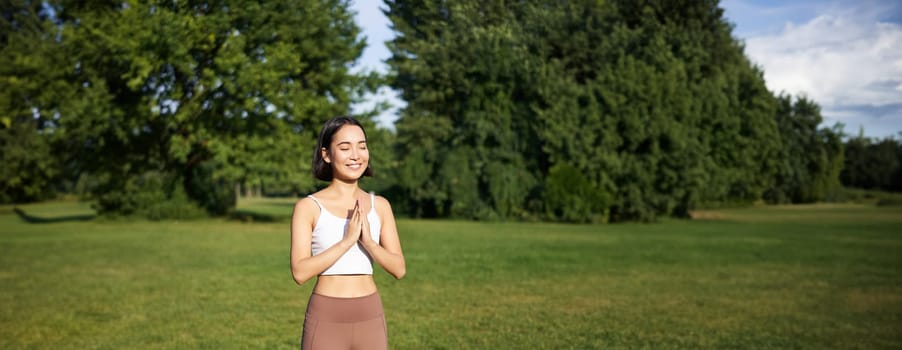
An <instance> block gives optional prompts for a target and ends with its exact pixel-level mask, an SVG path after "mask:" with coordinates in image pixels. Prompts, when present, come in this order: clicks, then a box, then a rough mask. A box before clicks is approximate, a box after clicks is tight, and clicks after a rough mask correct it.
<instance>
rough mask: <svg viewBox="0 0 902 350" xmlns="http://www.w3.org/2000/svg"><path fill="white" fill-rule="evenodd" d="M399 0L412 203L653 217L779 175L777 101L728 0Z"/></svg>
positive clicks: (743, 193)
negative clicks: (740, 35)
mask: <svg viewBox="0 0 902 350" xmlns="http://www.w3.org/2000/svg"><path fill="white" fill-rule="evenodd" d="M387 4H388V11H387V13H388V15H389V18H390V19H391V20H392V23H393V26H394V29H395V30H396V31H397V33H398V35H397V36H396V38H395V39H394V40H393V42H392V43H391V46H390V47H391V50H392V53H393V56H392V58H391V59H390V60H389V65H390V66H391V67H392V71H393V79H392V82H391V84H392V86H393V87H394V88H396V89H398V90H400V91H401V93H402V97H403V98H404V99H405V100H406V101H407V103H408V104H407V107H406V108H405V109H403V110H402V112H401V117H400V119H399V121H398V142H399V143H400V145H399V147H400V150H401V152H400V156H401V158H402V159H403V160H404V164H405V165H404V167H406V169H405V170H404V171H403V172H402V174H403V176H402V183H403V186H405V190H406V191H407V193H408V194H409V195H410V197H412V198H413V199H414V201H416V202H417V203H418V205H416V206H414V207H415V208H418V210H419V211H418V212H413V213H412V214H415V215H437V216H444V215H450V216H464V217H476V218H493V217H502V218H503V217H512V216H513V217H518V216H519V217H529V216H533V215H544V216H546V217H548V218H550V219H559V220H568V221H585V220H588V217H590V216H596V217H604V218H610V219H611V220H614V221H618V220H641V221H648V220H654V219H655V218H656V217H657V216H660V215H677V216H686V215H688V212H689V210H691V209H692V208H694V207H695V206H697V205H699V204H702V203H711V202H725V201H744V202H750V201H754V200H756V199H759V198H761V196H762V193H763V192H764V191H765V190H766V189H768V188H770V187H772V184H773V181H774V180H773V177H774V174H775V173H776V171H777V168H778V164H777V163H776V162H774V161H771V160H770V159H772V158H773V157H774V155H775V154H777V153H778V151H779V149H780V147H781V144H780V137H779V134H778V132H777V128H776V122H775V120H774V113H775V111H776V101H775V99H774V96H773V95H772V94H771V93H770V92H768V91H767V89H766V88H765V86H764V81H763V78H762V73H761V72H760V70H759V69H758V68H756V67H754V66H753V65H752V64H751V63H750V62H749V60H748V59H747V58H746V57H745V56H744V54H743V49H742V45H741V44H740V43H738V42H737V41H736V40H735V39H733V38H732V36H731V33H730V32H731V29H732V27H731V26H730V25H729V23H727V22H726V20H725V19H724V18H723V11H722V10H721V9H720V8H719V7H718V6H717V2H716V1H705V2H694V3H691V4H683V3H681V4H674V3H672V2H667V1H644V2H634V1H611V2H598V1H571V2H556V1H525V2H522V1H521V2H508V1H489V2H485V1H466V0H459V1H403V0H395V1H387ZM562 174H570V175H573V174H580V176H578V177H575V178H574V183H573V184H570V185H571V186H581V187H583V188H585V189H589V190H588V191H583V192H579V191H568V190H565V188H564V187H562V186H564V185H563V184H562V183H561V181H564V180H562V177H563V176H564V175H562ZM583 180H585V181H583ZM577 183H579V184H581V185H577ZM574 195H576V196H580V197H578V198H579V200H576V198H574V197H573V196H574ZM561 198H570V199H563V200H562V199H561ZM567 203H571V204H572V205H570V204H567ZM578 203H592V205H583V204H578ZM561 206H567V207H561ZM512 208H522V209H518V210H520V211H518V210H514V209H512ZM574 213H576V214H574ZM579 216H584V217H583V218H581V219H578V218H577V217H579Z"/></svg>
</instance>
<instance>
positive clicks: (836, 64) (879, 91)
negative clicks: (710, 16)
mask: <svg viewBox="0 0 902 350" xmlns="http://www.w3.org/2000/svg"><path fill="white" fill-rule="evenodd" d="M352 7H353V10H354V11H355V12H356V13H357V23H358V24H359V25H360V26H361V27H362V28H363V34H364V35H365V36H366V37H367V42H368V45H367V49H366V51H364V53H363V56H362V57H361V59H360V61H359V62H358V65H357V67H356V68H357V69H366V70H376V71H380V72H385V71H386V70H387V67H386V65H385V63H384V60H385V59H387V58H388V57H389V56H390V53H389V51H388V49H387V48H386V47H385V44H384V43H385V42H386V41H389V40H391V39H392V36H393V33H392V31H391V29H389V21H388V19H387V18H386V17H385V16H384V15H383V14H382V12H381V11H380V8H384V5H383V4H382V2H381V1H379V0H369V1H363V0H357V1H355V2H354V3H353V5H352ZM721 7H723V8H724V9H725V14H726V17H727V19H728V20H729V21H730V22H732V23H733V24H734V26H735V27H734V30H733V36H734V37H735V38H737V39H739V40H741V41H743V42H744V43H745V47H746V55H747V56H748V57H749V58H750V59H751V60H752V62H754V63H755V64H757V65H758V66H760V67H762V68H763V69H764V79H765V81H766V84H767V86H768V88H769V89H770V90H771V91H774V92H786V93H790V94H792V95H794V96H798V95H805V96H808V97H809V98H811V99H813V100H815V101H816V102H817V103H818V104H820V106H821V110H822V115H823V116H824V124H823V125H825V126H831V125H833V124H834V123H836V122H841V123H843V124H844V125H845V129H844V130H845V132H846V133H848V134H852V135H857V134H858V132H859V129H860V128H864V133H865V135H866V136H870V137H879V138H882V137H887V136H895V137H896V138H900V137H902V135H900V134H899V133H900V132H902V1H897V0H896V1H894V0H884V1H876V0H858V1H850V0H834V1H814V0H801V1H776V0H725V1H724V0H722V1H721ZM369 99H370V101H369V102H365V103H362V104H361V105H359V106H357V108H361V109H362V108H367V106H370V105H372V103H374V102H373V101H377V100H381V101H388V102H390V103H391V104H393V105H394V106H395V108H394V109H392V110H389V111H387V112H385V113H383V114H382V115H381V116H380V117H379V123H380V124H381V125H383V126H386V127H391V126H392V124H393V122H394V120H395V119H397V115H396V114H397V108H399V107H402V106H404V102H403V101H401V100H400V99H399V98H398V97H397V94H395V93H394V92H393V91H391V90H389V89H383V90H382V91H380V92H379V93H378V94H376V95H374V96H370V98H369Z"/></svg>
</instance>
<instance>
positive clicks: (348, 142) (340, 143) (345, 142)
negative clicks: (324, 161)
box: [336, 140, 366, 146]
mask: <svg viewBox="0 0 902 350" xmlns="http://www.w3.org/2000/svg"><path fill="white" fill-rule="evenodd" d="M357 143H366V140H363V141H358V142H357ZM344 144H348V145H350V144H351V141H342V142H339V143H338V144H337V145H336V146H341V145H344Z"/></svg>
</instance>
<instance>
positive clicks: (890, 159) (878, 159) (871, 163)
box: [840, 134, 902, 191]
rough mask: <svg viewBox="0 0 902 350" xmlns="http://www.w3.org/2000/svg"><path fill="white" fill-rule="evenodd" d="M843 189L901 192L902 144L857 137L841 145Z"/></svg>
mask: <svg viewBox="0 0 902 350" xmlns="http://www.w3.org/2000/svg"><path fill="white" fill-rule="evenodd" d="M844 149H845V165H844V167H843V169H842V172H841V173H840V180H841V181H842V184H843V185H844V186H848V187H855V188H862V189H868V190H883V191H902V142H900V140H897V139H894V138H884V139H882V140H879V139H872V138H869V137H864V135H862V134H859V135H858V136H857V137H854V138H850V139H849V140H848V141H846V143H845V147H844Z"/></svg>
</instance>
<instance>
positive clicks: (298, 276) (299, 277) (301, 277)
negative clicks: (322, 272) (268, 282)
mask: <svg viewBox="0 0 902 350" xmlns="http://www.w3.org/2000/svg"><path fill="white" fill-rule="evenodd" d="M291 277H292V278H294V283H297V285H299V286H302V285H304V283H306V282H307V281H309V280H310V276H307V275H306V274H303V273H301V272H300V271H297V270H295V269H292V270H291Z"/></svg>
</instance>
